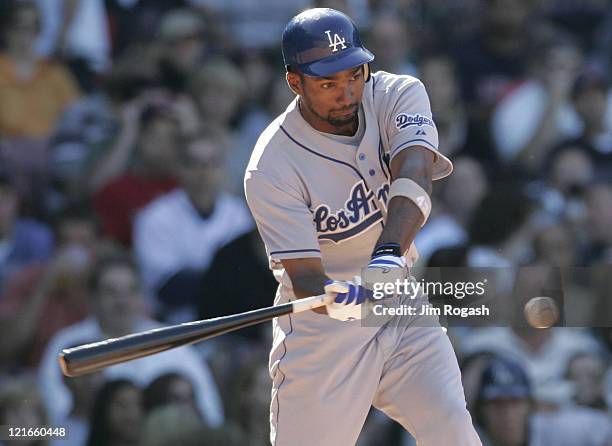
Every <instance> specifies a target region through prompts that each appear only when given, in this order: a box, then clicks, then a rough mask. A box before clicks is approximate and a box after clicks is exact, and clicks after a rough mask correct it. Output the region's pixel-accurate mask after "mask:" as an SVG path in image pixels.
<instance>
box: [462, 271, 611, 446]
mask: <svg viewBox="0 0 612 446" xmlns="http://www.w3.org/2000/svg"><path fill="white" fill-rule="evenodd" d="M542 271H545V272H547V271H546V270H544V268H540V269H539V270H536V269H535V268H534V267H531V268H529V269H523V270H521V274H520V275H519V279H518V284H517V289H516V292H515V293H514V294H513V295H511V296H507V298H508V299H510V300H511V301H512V302H513V303H512V305H513V307H512V312H513V314H512V315H511V316H510V327H507V326H506V327H502V326H500V327H490V328H481V329H478V330H474V331H473V332H471V333H469V334H468V335H467V336H466V337H465V338H464V339H462V342H461V347H462V349H463V351H465V353H466V354H467V355H471V354H474V353H477V352H494V353H496V354H500V355H503V356H505V357H507V358H510V359H513V360H515V361H518V362H520V363H521V364H523V365H524V367H525V369H526V371H527V374H528V376H529V378H530V380H531V381H532V383H533V385H534V389H535V394H534V397H535V399H536V400H537V401H538V404H541V405H542V406H544V407H548V408H553V409H554V408H557V407H561V406H563V405H566V404H567V403H569V402H570V401H571V388H570V386H569V385H568V383H567V382H566V381H564V376H565V373H566V370H567V366H568V364H569V361H570V359H571V358H572V357H573V356H574V355H576V354H578V353H592V354H596V355H598V354H600V353H601V351H600V346H599V344H598V343H597V342H596V341H595V339H594V338H593V337H592V336H591V335H590V334H589V333H588V332H586V331H584V330H579V329H570V328H567V327H553V328H546V329H536V328H533V327H531V326H529V325H527V322H526V321H525V319H524V316H523V310H524V304H525V303H526V301H527V300H529V299H530V298H531V297H534V296H550V297H552V298H553V299H556V298H557V296H555V293H553V290H551V289H550V288H547V285H546V284H544V285H542V284H541V283H534V282H537V281H540V282H542V281H544V280H545V279H546V278H545V277H541V275H537V273H541V272H542ZM528 281H529V282H531V283H527V282H528ZM549 293H550V294H549ZM561 308H562V307H561ZM550 444H554V443H550Z"/></svg>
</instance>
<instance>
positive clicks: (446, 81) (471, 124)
mask: <svg viewBox="0 0 612 446" xmlns="http://www.w3.org/2000/svg"><path fill="white" fill-rule="evenodd" d="M376 54H377V53H376ZM376 57H377V58H378V54H377V56H376ZM419 71H420V79H421V81H422V82H423V84H424V85H425V87H426V88H427V93H428V95H429V100H430V102H431V112H432V114H433V119H434V121H435V122H436V128H437V129H438V137H439V141H440V144H439V145H440V150H441V151H442V153H444V154H445V155H446V156H450V157H453V158H456V157H458V156H462V155H468V156H472V157H473V158H475V159H476V160H478V162H479V163H480V164H481V165H482V167H484V169H485V171H486V173H487V176H489V177H497V179H499V178H498V177H499V175H500V164H499V159H498V158H497V153H496V151H495V148H494V146H493V142H492V140H491V136H490V134H489V129H488V126H486V125H483V123H482V122H480V121H479V120H477V119H473V117H472V116H471V115H470V113H468V110H467V109H466V107H465V104H464V103H463V99H462V98H461V92H460V87H459V80H458V79H457V74H456V67H455V64H454V62H453V61H452V59H451V58H450V57H449V56H446V55H444V54H432V55H426V56H425V57H424V58H423V59H422V60H421V61H420V63H419Z"/></svg>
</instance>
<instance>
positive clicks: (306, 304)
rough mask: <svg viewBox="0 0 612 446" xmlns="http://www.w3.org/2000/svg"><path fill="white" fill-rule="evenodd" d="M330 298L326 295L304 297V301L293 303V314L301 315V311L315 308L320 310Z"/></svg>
mask: <svg viewBox="0 0 612 446" xmlns="http://www.w3.org/2000/svg"><path fill="white" fill-rule="evenodd" d="M327 299H329V297H328V296H327V295H325V294H321V295H319V296H311V297H304V298H303V299H298V300H294V301H293V302H291V305H292V307H293V311H292V312H293V313H299V312H301V311H306V310H312V309H313V308H319V307H322V306H323V305H325V303H326V302H325V301H326V300H327Z"/></svg>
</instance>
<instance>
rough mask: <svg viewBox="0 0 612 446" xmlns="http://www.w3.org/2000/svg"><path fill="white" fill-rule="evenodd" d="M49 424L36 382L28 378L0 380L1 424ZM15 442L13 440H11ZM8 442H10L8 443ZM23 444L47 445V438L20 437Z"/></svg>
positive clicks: (23, 425) (22, 445) (32, 445)
mask: <svg viewBox="0 0 612 446" xmlns="http://www.w3.org/2000/svg"><path fill="white" fill-rule="evenodd" d="M46 425H48V421H47V415H46V413H45V408H44V406H43V403H42V399H41V397H40V393H39V391H38V389H37V388H36V385H35V383H33V382H31V381H30V380H28V379H27V378H19V377H18V378H10V379H4V380H2V382H0V426H14V427H26V426H27V427H30V426H34V427H35V426H46ZM11 443H13V442H11ZM7 444H8V443H7ZM18 444H19V445H21V446H46V445H47V444H48V443H47V440H46V439H44V438H43V439H35V438H31V437H30V438H27V437H25V436H24V438H20V441H19V442H18Z"/></svg>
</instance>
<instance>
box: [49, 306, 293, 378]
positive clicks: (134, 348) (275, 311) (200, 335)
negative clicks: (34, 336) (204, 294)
mask: <svg viewBox="0 0 612 446" xmlns="http://www.w3.org/2000/svg"><path fill="white" fill-rule="evenodd" d="M291 312H293V304H292V303H286V304H282V305H278V306H274V307H267V308H261V309H258V310H253V311H248V312H246V313H239V314H234V315H231V316H223V317H218V318H214V319H206V320H202V321H195V322H187V323H184V324H179V325H173V326H169V327H162V328H156V329H153V330H148V331H144V332H140V333H136V334H131V335H127V336H122V337H120V338H115V339H107V340H105V341H100V342H95V343H93V344H86V345H81V346H78V347H74V348H69V349H64V350H63V351H62V352H61V353H60V356H59V362H60V366H61V368H62V372H63V373H64V375H66V376H79V375H83V374H85V373H91V372H95V371H97V370H100V369H103V368H105V367H108V366H111V365H114V364H119V363H122V362H126V361H130V360H133V359H138V358H142V357H145V356H149V355H152V354H155V353H160V352H164V351H166V350H170V349H172V348H175V347H179V346H183V345H189V344H193V343H195V342H199V341H202V340H204V339H208V338H212V337H215V336H219V335H221V334H224V333H229V332H231V331H234V330H238V329H240V328H243V327H248V326H250V325H255V324H258V323H261V322H264V321H267V320H270V319H272V318H274V317H277V316H282V315H285V314H288V313H291Z"/></svg>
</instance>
